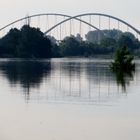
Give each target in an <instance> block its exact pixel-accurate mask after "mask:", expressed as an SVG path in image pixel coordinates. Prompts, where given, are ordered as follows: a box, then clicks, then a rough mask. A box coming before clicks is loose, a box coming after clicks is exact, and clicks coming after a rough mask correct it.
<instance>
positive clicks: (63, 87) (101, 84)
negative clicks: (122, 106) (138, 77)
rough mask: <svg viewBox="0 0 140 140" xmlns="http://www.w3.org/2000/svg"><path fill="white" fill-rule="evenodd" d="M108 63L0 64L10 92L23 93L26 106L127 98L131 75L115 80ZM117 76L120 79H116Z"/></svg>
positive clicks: (90, 61)
mask: <svg viewBox="0 0 140 140" xmlns="http://www.w3.org/2000/svg"><path fill="white" fill-rule="evenodd" d="M109 64H110V61H106V60H92V59H52V60H34V61H29V60H13V61H1V62H0V75H2V76H3V77H6V78H7V79H8V81H9V83H10V85H11V88H15V87H20V88H21V89H23V90H22V91H20V92H17V93H18V94H21V93H23V95H25V96H24V97H25V100H26V102H32V101H33V102H34V101H37V102H49V103H74V104H79V103H80V104H97V103H102V104H103V103H110V102H114V101H117V99H118V98H120V97H122V96H127V86H129V83H130V82H131V81H134V79H133V76H134V75H133V74H132V75H130V76H129V75H121V79H119V80H118V77H117V81H116V76H117V75H114V74H113V73H112V72H111V70H110V68H109ZM119 76H120V75H119Z"/></svg>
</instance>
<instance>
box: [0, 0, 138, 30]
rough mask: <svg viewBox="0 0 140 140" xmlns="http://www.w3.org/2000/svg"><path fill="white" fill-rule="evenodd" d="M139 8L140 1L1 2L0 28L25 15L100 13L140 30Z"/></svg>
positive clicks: (58, 0) (33, 0) (62, 0)
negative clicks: (114, 17) (120, 19)
mask: <svg viewBox="0 0 140 140" xmlns="http://www.w3.org/2000/svg"><path fill="white" fill-rule="evenodd" d="M139 8H140V0H1V1H0V17H1V20H0V21H1V22H0V27H2V26H3V25H4V24H8V23H9V22H11V21H13V20H15V19H18V18H21V17H24V16H25V15H27V14H29V15H32V14H37V13H51V12H57V13H65V14H69V15H76V14H80V13H85V12H86V13H87V12H101V13H106V14H110V15H113V16H116V17H119V18H122V19H124V20H126V21H127V22H129V23H130V24H132V25H134V26H135V27H137V28H139V29H140V12H139V11H140V10H139Z"/></svg>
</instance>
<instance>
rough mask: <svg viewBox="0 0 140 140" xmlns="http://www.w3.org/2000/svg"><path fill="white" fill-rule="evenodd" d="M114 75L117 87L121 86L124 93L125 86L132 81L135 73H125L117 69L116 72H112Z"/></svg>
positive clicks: (132, 71)
mask: <svg viewBox="0 0 140 140" xmlns="http://www.w3.org/2000/svg"><path fill="white" fill-rule="evenodd" d="M114 74H115V76H116V81H117V84H118V86H119V85H121V87H122V90H123V91H124V92H126V89H127V86H129V84H130V81H133V80H134V74H135V71H134V70H130V71H127V72H126V71H123V70H119V69H118V70H117V71H116V72H114Z"/></svg>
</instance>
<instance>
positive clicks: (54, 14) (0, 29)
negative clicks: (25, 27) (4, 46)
mask: <svg viewBox="0 0 140 140" xmlns="http://www.w3.org/2000/svg"><path fill="white" fill-rule="evenodd" d="M50 15H53V16H62V17H67V18H68V19H71V18H72V19H75V20H78V21H80V22H82V23H85V24H87V25H89V26H91V27H92V28H94V29H96V30H99V31H100V32H101V30H100V29H99V28H97V27H95V26H94V25H92V24H90V23H88V22H86V21H84V20H81V19H79V18H76V17H72V16H69V15H65V14H57V13H43V14H36V15H31V16H27V17H24V18H20V19H18V20H15V21H13V22H11V23H9V24H7V25H5V26H4V27H2V28H0V31H2V30H3V29H5V28H7V27H9V26H11V25H13V24H15V23H17V22H20V21H22V20H26V19H28V18H33V17H39V16H50ZM64 21H65V20H64ZM56 25H57V24H56ZM53 27H54V26H53Z"/></svg>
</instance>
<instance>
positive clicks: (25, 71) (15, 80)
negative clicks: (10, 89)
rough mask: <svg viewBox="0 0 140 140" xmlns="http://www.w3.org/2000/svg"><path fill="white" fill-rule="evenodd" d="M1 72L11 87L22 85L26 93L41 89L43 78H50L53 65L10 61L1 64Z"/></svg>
mask: <svg viewBox="0 0 140 140" xmlns="http://www.w3.org/2000/svg"><path fill="white" fill-rule="evenodd" d="M0 71H2V73H3V74H4V76H6V77H7V78H8V80H9V82H10V84H11V85H16V84H20V85H21V86H22V87H23V88H24V90H25V91H26V93H28V94H29V92H30V88H31V87H32V88H34V87H37V88H38V87H39V86H40V84H41V82H42V80H43V77H46V76H49V75H50V71H51V63H50V62H49V61H45V62H40V61H29V60H28V61H26V60H25V61H8V62H3V63H0Z"/></svg>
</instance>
